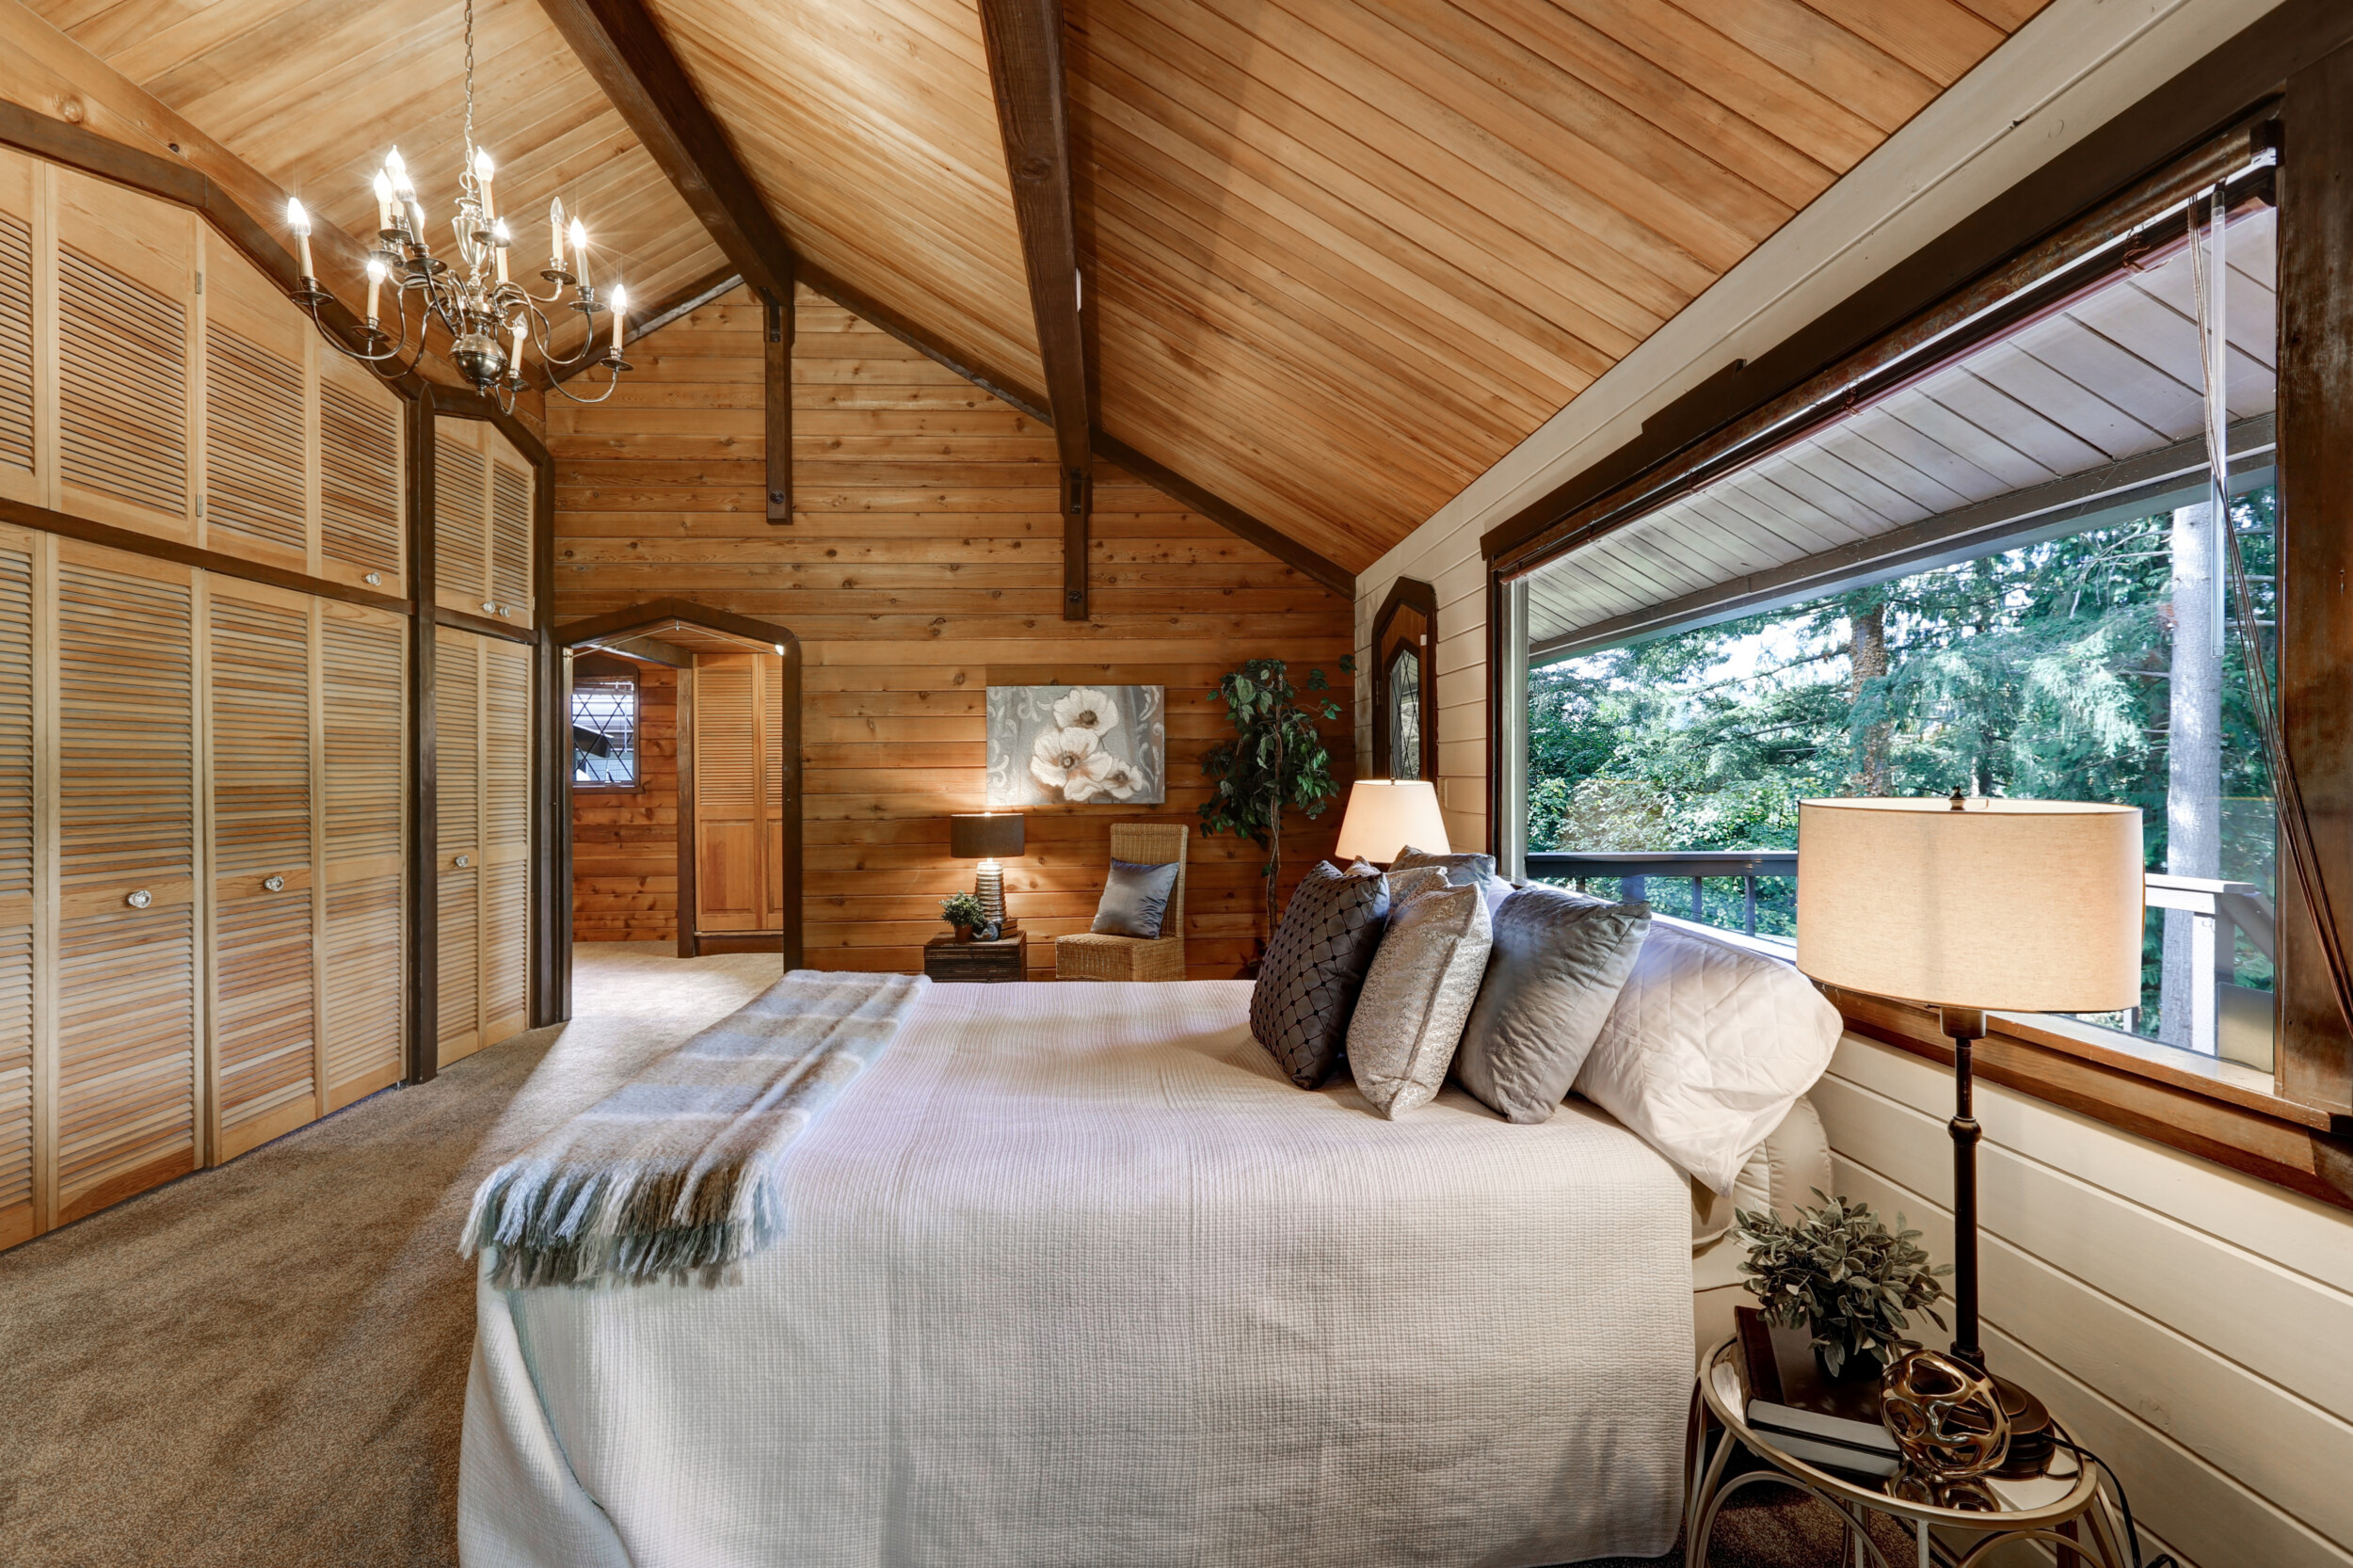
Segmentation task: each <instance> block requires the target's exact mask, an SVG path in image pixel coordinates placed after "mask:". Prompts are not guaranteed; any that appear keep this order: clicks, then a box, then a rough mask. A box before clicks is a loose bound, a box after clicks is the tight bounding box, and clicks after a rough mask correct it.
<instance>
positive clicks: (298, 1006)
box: [205, 577, 323, 1160]
mask: <svg viewBox="0 0 2353 1568" xmlns="http://www.w3.org/2000/svg"><path fill="white" fill-rule="evenodd" d="M205 590H206V591H205V600H206V616H205V631H206V636H207V639H208V650H209V655H210V657H209V658H208V660H207V665H208V668H207V672H206V673H207V680H206V693H205V696H206V699H207V714H206V716H207V718H208V720H209V728H208V734H209V737H210V741H209V745H210V752H211V760H212V766H211V768H210V769H209V770H208V771H209V773H210V785H211V788H210V793H211V801H210V811H209V818H210V822H211V831H212V855H211V862H212V865H211V875H212V889H213V897H212V901H211V908H210V910H209V911H208V913H209V916H210V922H209V923H210V926H211V942H210V949H211V969H212V1004H211V1008H210V1015H211V1019H212V1052H211V1057H212V1088H213V1092H212V1096H211V1104H212V1113H213V1151H214V1159H215V1160H232V1159H234V1158H235V1157H236V1156H238V1155H240V1154H243V1153H244V1152H245V1151H246V1150H248V1149H249V1148H252V1147H254V1146H255V1145H257V1144H264V1143H267V1142H268V1141H269V1140H270V1139H272V1138H275V1137H277V1136H279V1135H280V1133H283V1132H288V1131H291V1130H292V1129H294V1128H297V1127H300V1126H301V1125H302V1124H303V1123H305V1122H308V1121H312V1120H314V1119H315V1118H316V1117H318V1116H319V1115H320V1114H321V1112H322V1110H323V1107H322V1106H321V1104H320V1096H319V1092H318V1089H319V1075H318V1050H319V1030H318V1000H319V998H318V980H319V975H318V964H317V952H316V949H317V941H318V918H317V908H316V900H315V897H314V894H315V891H316V888H315V886H314V878H313V874H312V873H313V849H314V841H313V832H312V829H313V815H314V808H315V805H316V801H315V799H314V796H313V777H312V775H313V764H314V757H313V746H312V718H313V712H314V707H315V704H314V702H313V700H312V680H313V679H314V677H313V664H314V662H315V661H314V658H313V649H312V619H313V603H312V600H309V599H307V598H305V597H303V596H300V595H296V594H291V593H283V592H279V591H276V590H273V589H270V588H265V587H262V586H260V585H258V584H248V583H237V582H233V581H231V580H227V579H222V578H218V577H210V578H208V580H207V582H206V584H205Z"/></svg>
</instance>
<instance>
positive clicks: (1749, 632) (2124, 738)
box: [1528, 487, 2277, 1032]
mask: <svg viewBox="0 0 2353 1568" xmlns="http://www.w3.org/2000/svg"><path fill="white" fill-rule="evenodd" d="M2276 496H2277V492H2276V491H2274V490H2273V489H2271V488H2268V487H2266V488H2261V489H2257V490H2254V491H2250V492H2249V494H2247V495H2246V496H2244V497H2241V498H2240V499H2239V500H2238V501H2237V502H2235V503H2234V504H2233V507H2232V520H2233V526H2234V527H2235V528H2236V529H2237V530H2238V533H2239V538H2240V544H2241V548H2242V550H2243V551H2244V552H2245V556H2246V561H2247V571H2248V574H2249V580H2250V587H2251V589H2252V591H2253V599H2254V602H2255V608H2256V616H2257V618H2258V619H2259V620H2261V621H2265V622H2268V621H2269V620H2270V618H2271V614H2272V612H2271V608H2270V606H2271V601H2272V591H2271V590H2272V583H2271V577H2272V574H2273V566H2272V561H2273V550H2272V538H2273V536H2272V532H2271V525H2272V519H2273V515H2274V508H2275V506H2276V504H2277V500H2276ZM2169 533H2170V519H2169V517H2167V516H2157V517H2153V518H2145V519H2141V520H2136V521H2132V522H2126V523H2122V524H2119V525H2116V526H2113V527H2105V528H2096V529H2092V530H2090V531H2089V532H2086V533H2081V534H2076V535H2073V536H2067V537H2064V538H2058V539H2053V540H2050V541H2047V542H2044V543H2041V544H2035V545H2029V546H2025V547H2023V548H2020V549H2016V550H2011V551H2007V552H2002V553H2000V554H1995V555H1988V556H1984V557H1981V558H1979V559H1977V560H1974V561H1968V562H1963V563H1961V564H1960V565H1956V566H1950V567H1943V568H1935V569H1932V570H1929V571H1922V572H1918V573H1915V574H1913V576H1910V577H1905V578H1901V579H1898V580H1897V581H1894V582H1889V583H1882V584H1875V585H1872V586H1868V587H1862V588H1856V589H1852V590H1849V591H1848V592H1845V593H1840V594H1834V595H1832V596H1830V597H1828V598H1824V599H1820V600H1813V601H1811V602H1809V603H1805V604H1800V605H1794V606H1791V607H1789V608H1787V609H1784V610H1775V611H1770V612H1768V613H1765V614H1762V615H1756V616H1748V617H1745V618H1743V619H1740V620H1736V621H1728V622H1725V623H1723V624H1721V625H1717V626H1709V627H1703V628H1700V629H1697V630H1694V631H1690V632H1680V633H1676V634H1673V635H1671V636H1666V637H1661V638H1657V639H1656V640H1653V641H1650V642H1645V643H1639V644H1635V645H1633V646H1630V647H1625V648H1612V649H1609V650H1607V651H1605V652H1601V653H1595V654H1590V655H1585V656H1581V657H1578V658H1576V659H1572V660H1569V661H1567V662H1565V663H1562V664H1552V665H1548V666H1545V667H1543V668H1539V669H1536V670H1532V671H1530V672H1529V681H1528V700H1529V755H1528V779H1529V788H1528V845H1529V848H1530V849H1531V850H1541V849H1563V850H1619V851H1625V850H1643V849H1661V850H1663V849H1769V848H1793V847H1795V845H1796V844H1797V841H1798V838H1797V834H1798V812H1797V808H1798V802H1799V801H1800V800H1802V799H1805V798H1807V797H1810V796H1823V795H1849V794H1870V795H1918V794H1944V793H1946V792H1950V791H1951V790H1953V789H1955V788H1960V789H1962V790H1965V791H1968V792H1971V793H1973V794H1994V795H2013V796H2019V797H2024V798H2041V799H2069V800H2101V801H2112V802H2116V803H2118V804H2121V805H2129V806H2137V807H2139V808H2141V810H2142V813H2143V821H2144V824H2145V827H2146V842H2147V852H2148V863H2149V866H2150V868H2151V869H2153V870H2161V869H2163V867H2164V865H2165V855H2166V820H2165V819H2166V780H2167V760H2166V728H2167V721H2168V715H2169V696H2168V687H2169V670H2170V661H2171V644H2170V628H2171V616H2172V608H2171V592H2172V583H2171V578H2172V561H2171V552H2170V548H2169V547H2170V537H2169ZM2269 635H2270V633H2269V630H2268V627H2267V626H2266V628H2265V638H2266V647H2268V646H2269V643H2268V638H2269ZM2240 648H2241V644H2240V641H2239V638H2238V633H2237V630H2236V624H2235V620H2233V627H2232V631H2231V634H2230V636H2229V638H2228V640H2227V642H2226V659H2225V664H2224V669H2223V685H2222V721H2223V748H2222V751H2223V755H2222V767H2223V775H2222V793H2223V796H2224V801H2223V812H2222V824H2223V842H2222V874H2223V875H2224V876H2225V877H2228V878H2235V879H2239V880H2243V881H2248V882H2252V883H2255V884H2257V885H2258V886H2260V887H2262V888H2264V889H2265V892H2267V893H2268V892H2270V891H2271V890H2272V876H2271V868H2272V857H2273V826H2272V817H2271V803H2270V800H2269V795H2270V780H2269V775H2268V772H2267V770H2266V769H2265V765H2264V761H2263V750H2262V742H2261V738H2260V735H2259V732H2258V730H2257V728H2256V724H2255V719H2254V715H2253V712H2252V711H2251V710H2250V709H2249V706H2248V691H2247V679H2246V670H2245V667H2244V664H2243V662H2242V658H2241V653H2240ZM1688 886H1689V885H1688V884H1682V885H1677V886H1667V885H1658V884H1654V885H1653V887H1652V888H1651V897H1652V898H1653V899H1654V901H1655V902H1657V903H1658V904H1660V906H1661V907H1662V908H1664V909H1666V910H1667V911H1668V912H1670V913H1673V914H1676V915H1681V914H1683V913H1685V911H1686V907H1687V906H1686V904H1685V903H1684V900H1685V898H1686V897H1687V896H1688V895H1687V893H1686V891H1685V889H1686V888H1688ZM1596 890H1598V891H1607V890H1609V888H1608V884H1606V883H1604V884H1600V885H1598V886H1597V887H1596ZM1757 893H1758V901H1759V909H1758V922H1757V924H1758V930H1759V931H1760V932H1764V933H1770V934H1777V935H1788V934H1791V933H1793V932H1794V931H1795V929H1796V925H1795V890H1794V885H1793V883H1791V882H1790V881H1789V880H1787V879H1779V878H1769V879H1763V880H1761V881H1760V882H1759V884H1758V888H1757ZM1987 896H1989V897H1994V898H1998V897H1999V896H2000V890H1999V889H1998V888H1989V889H1987ZM1741 915H1742V910H1741V895H1740V885H1739V883H1738V881H1737V879H1724V880H1719V881H1715V882H1711V883H1709V884H1708V885H1707V887H1706V904H1705V918H1706V919H1707V920H1710V921H1711V922H1713V923H1716V924H1720V925H1727V926H1737V925H1738V924H1740V923H1741ZM2161 932H2162V921H2161V920H2160V919H2159V918H2158V917H2157V916H2155V915H2154V914H2153V915H2152V918H2151V920H2150V922H2149V927H2148V936H2147V938H2146V941H2145V944H2144V950H2143V952H2144V963H2143V974H2144V992H2143V996H2144V1003H2145V1005H2144V1006H2143V1008H2142V1011H2141V1016H2140V1019H2139V1027H2140V1029H2141V1031H2142V1032H2154V1029H2155V1003H2156V995H2157V982H2158V968H2159V961H2160V952H2159V944H2160V939H2161ZM2239 961H2240V962H2239V980H2240V983H2241V984H2252V985H2268V984H2270V978H2269V970H2268V968H2267V966H2266V965H2265V961H2264V960H2263V959H2262V957H2261V956H2260V955H2259V954H2256V953H2254V952H2251V950H2249V949H2247V948H2246V947H2245V946H2243V945H2242V947H2241V949H2240V952H2239ZM2120 1021H2121V1020H2120Z"/></svg>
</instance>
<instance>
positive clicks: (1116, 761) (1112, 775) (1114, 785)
mask: <svg viewBox="0 0 2353 1568" xmlns="http://www.w3.org/2000/svg"><path fill="white" fill-rule="evenodd" d="M1095 760H1096V761H1097V762H1100V763H1101V764H1102V765H1101V766H1100V767H1091V768H1090V769H1089V770H1088V771H1089V774H1090V776H1092V777H1093V779H1094V781H1095V792H1096V793H1097V794H1104V795H1109V796H1111V798H1112V799H1113V800H1132V799H1134V798H1135V793H1136V792H1137V791H1138V790H1140V789H1142V788H1144V776H1143V775H1142V774H1140V773H1138V772H1136V767H1135V764H1134V763H1132V762H1130V761H1128V759H1126V758H1125V757H1114V756H1112V754H1111V753H1110V752H1108V751H1098V752H1096V754H1095Z"/></svg>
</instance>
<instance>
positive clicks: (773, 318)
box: [761, 291, 794, 527]
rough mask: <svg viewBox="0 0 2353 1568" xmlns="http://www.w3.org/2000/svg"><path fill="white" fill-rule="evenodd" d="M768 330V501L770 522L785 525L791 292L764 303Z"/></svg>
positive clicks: (788, 516) (789, 485)
mask: <svg viewBox="0 0 2353 1568" xmlns="http://www.w3.org/2000/svg"><path fill="white" fill-rule="evenodd" d="M762 312H763V314H764V315H765V317H766V328H767V329H766V330H765V331H764V332H763V333H762V334H761V336H762V339H763V343H762V347H763V349H764V350H765V355H766V372H765V375H764V376H763V378H762V388H763V405H762V406H763V407H764V408H766V410H767V421H766V425H765V435H766V446H767V482H768V490H767V505H768V520H769V522H770V523H772V524H774V525H776V526H778V527H783V526H786V525H789V524H790V523H791V522H792V335H793V325H794V324H793V319H792V317H793V308H792V294H791V293H790V292H789V291H788V292H787V293H786V295H785V297H784V300H783V302H782V303H781V304H777V303H773V302H772V303H770V304H767V305H765V306H763V307H762Z"/></svg>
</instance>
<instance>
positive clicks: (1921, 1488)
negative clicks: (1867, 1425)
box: [1880, 1347, 2009, 1511]
mask: <svg viewBox="0 0 2353 1568" xmlns="http://www.w3.org/2000/svg"><path fill="white" fill-rule="evenodd" d="M1880 1402H1881V1416H1882V1417H1883V1418H1884V1419H1885V1420H1886V1422H1887V1430H1888V1431H1889V1432H1893V1433H1894V1434H1895V1437H1896V1447H1897V1448H1899V1449H1901V1450H1902V1452H1903V1456H1904V1468H1903V1473H1902V1474H1901V1475H1899V1476H1897V1478H1896V1479H1895V1480H1892V1481H1890V1482H1889V1483H1888V1490H1889V1491H1890V1492H1891V1493H1893V1494H1894V1495H1895V1496H1898V1497H1902V1498H1905V1499H1906V1500H1908V1501H1911V1502H1922V1503H1933V1504H1935V1505H1937V1506H1938V1507H1940V1508H1960V1509H1969V1510H1973V1511H1976V1510H1987V1511H1991V1510H1993V1509H1994V1508H1997V1507H1998V1506H1999V1505H1998V1504H1997V1503H1996V1502H1995V1500H1994V1497H1993V1493H1992V1492H1991V1491H1990V1490H1988V1489H1987V1487H1986V1484H1985V1482H1984V1481H1983V1480H1981V1479H1979V1478H1981V1477H1983V1476H1984V1475H1985V1474H1986V1473H1987V1472H1988V1471H1990V1470H1993V1469H1994V1468H1995V1467H1997V1466H1998V1465H2000V1464H2001V1463H2002V1461H2003V1459H2004V1458H2005V1457H2006V1456H2007V1455H2008V1454H2009V1416H2007V1415H2005V1414H2004V1412H2003V1410H2002V1396H2001V1391H2000V1390H1999V1389H1998V1388H1996V1387H1995V1386H1994V1383H1993V1379H1992V1378H1991V1377H1988V1376H1987V1375H1986V1374H1985V1373H1983V1372H1981V1371H1979V1370H1977V1368H1974V1367H1972V1366H1970V1365H1969V1364H1968V1363H1967V1362H1964V1361H1959V1360H1956V1359H1955V1358H1953V1357H1952V1356H1949V1355H1944V1354H1940V1353H1939V1352H1935V1351H1931V1350H1929V1349H1926V1348H1925V1347H1923V1348H1921V1349H1917V1350H1913V1351H1910V1352H1906V1353H1905V1354H1903V1355H1901V1356H1899V1357H1897V1359H1896V1361H1895V1362H1894V1363H1893V1364H1892V1365H1890V1366H1889V1367H1888V1368H1887V1371H1886V1373H1885V1374H1884V1375H1883V1376H1882V1377H1881V1380H1880Z"/></svg>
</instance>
